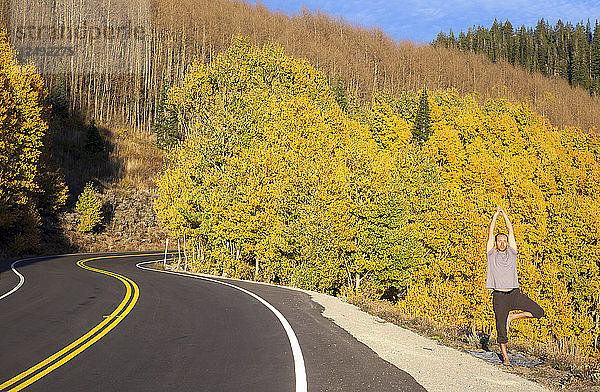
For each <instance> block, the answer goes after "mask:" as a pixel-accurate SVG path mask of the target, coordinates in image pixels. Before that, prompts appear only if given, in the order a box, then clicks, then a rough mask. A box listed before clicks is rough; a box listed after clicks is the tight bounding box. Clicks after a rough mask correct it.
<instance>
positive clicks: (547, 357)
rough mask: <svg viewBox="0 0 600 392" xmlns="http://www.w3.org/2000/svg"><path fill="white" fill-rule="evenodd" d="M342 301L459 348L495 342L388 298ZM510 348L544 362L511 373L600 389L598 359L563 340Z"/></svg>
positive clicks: (566, 387) (559, 385)
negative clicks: (418, 313)
mask: <svg viewBox="0 0 600 392" xmlns="http://www.w3.org/2000/svg"><path fill="white" fill-rule="evenodd" d="M346 301H347V302H348V303H351V304H353V305H356V306H358V307H359V308H360V309H361V310H363V311H365V312H367V313H369V314H372V315H374V316H377V317H380V318H382V319H384V320H386V321H389V322H392V323H394V324H396V325H400V326H402V327H405V328H408V329H410V330H412V331H414V332H416V333H419V334H421V335H425V336H427V337H429V338H431V339H434V340H437V341H439V342H440V343H442V344H444V345H446V346H450V347H454V348H457V349H459V350H462V351H465V350H474V349H481V348H482V343H486V344H489V345H490V346H493V345H495V344H496V341H495V338H494V337H492V338H491V339H489V337H488V336H487V335H485V334H483V333H481V332H479V333H478V332H476V333H473V331H465V330H462V329H460V328H458V327H455V326H448V325H440V324H437V323H435V322H432V321H431V320H428V319H426V318H423V317H413V316H409V315H406V314H403V313H402V312H401V311H400V310H399V309H398V308H397V307H396V306H394V305H393V304H392V303H391V302H389V301H383V300H379V301H374V300H371V299H368V298H366V297H364V296H360V295H359V296H352V297H348V298H347V299H346ZM492 348H493V347H492ZM510 350H511V351H512V352H521V353H523V354H524V355H526V356H529V357H532V356H533V357H536V358H538V359H540V360H541V361H543V362H544V364H543V365H540V366H536V367H533V368H522V367H515V368H513V369H511V372H513V373H517V374H519V375H521V376H523V377H526V378H528V379H530V380H532V381H535V382H538V383H541V384H543V385H546V386H548V387H550V388H552V389H555V390H558V389H560V390H563V391H573V392H574V391H593V390H594V391H595V390H600V363H599V362H598V361H595V360H593V359H590V358H587V357H585V356H584V355H581V354H580V353H577V350H575V349H574V348H573V347H570V346H569V345H568V344H565V343H564V342H563V343H560V342H559V341H558V340H557V341H554V342H550V343H544V344H542V343H539V342H531V341H521V340H514V341H511V342H510ZM596 388H598V389H596Z"/></svg>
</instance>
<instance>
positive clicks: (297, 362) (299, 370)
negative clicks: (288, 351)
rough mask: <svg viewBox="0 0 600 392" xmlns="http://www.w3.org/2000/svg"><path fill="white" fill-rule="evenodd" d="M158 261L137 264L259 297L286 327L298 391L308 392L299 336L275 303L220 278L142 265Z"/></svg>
mask: <svg viewBox="0 0 600 392" xmlns="http://www.w3.org/2000/svg"><path fill="white" fill-rule="evenodd" d="M158 261H162V260H155V261H144V262H141V263H137V264H136V265H135V266H136V267H138V268H140V269H143V270H148V271H155V272H164V273H166V274H172V275H179V276H185V277H188V278H194V279H202V280H207V281H209V282H214V283H219V284H222V285H225V286H229V287H232V288H234V289H237V290H240V291H242V292H244V293H246V294H248V295H249V296H251V297H253V298H255V299H257V300H258V301H259V302H260V303H262V304H263V305H265V306H266V307H267V308H268V309H269V310H270V311H271V312H273V314H274V315H275V316H276V317H277V318H278V319H279V322H280V323H281V325H282V326H283V329H285V332H286V334H287V336H288V340H289V341H290V345H291V346H292V355H293V357H294V370H295V373H296V392H306V391H307V385H308V384H307V382H306V368H305V367H304V357H303V356H302V349H301V348H300V343H298V338H297V337H296V334H295V333H294V330H293V329H292V326H291V325H290V323H289V322H288V321H287V320H286V319H285V317H283V315H282V314H281V312H279V310H277V309H275V307H274V306H273V305H271V304H270V303H268V302H267V301H265V300H264V299H263V298H261V297H259V296H258V295H256V294H254V293H253V292H251V291H248V290H246V289H243V288H241V287H238V286H235V285H232V284H230V283H226V282H221V281H219V280H215V279H210V278H207V277H204V276H198V275H189V274H182V273H179V272H174V271H163V270H158V269H153V268H147V267H142V266H141V265H142V264H149V263H157V262H158Z"/></svg>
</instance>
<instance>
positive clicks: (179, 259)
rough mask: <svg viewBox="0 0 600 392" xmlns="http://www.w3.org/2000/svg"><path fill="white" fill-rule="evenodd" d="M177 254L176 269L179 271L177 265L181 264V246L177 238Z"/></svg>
mask: <svg viewBox="0 0 600 392" xmlns="http://www.w3.org/2000/svg"><path fill="white" fill-rule="evenodd" d="M177 253H178V256H179V257H178V259H177V269H179V265H180V264H181V246H180V243H179V237H177Z"/></svg>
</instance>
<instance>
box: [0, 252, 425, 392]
mask: <svg viewBox="0 0 600 392" xmlns="http://www.w3.org/2000/svg"><path fill="white" fill-rule="evenodd" d="M96 256H108V257H103V258H95V259H92V260H88V259H90V258H93V257H96ZM157 258H160V256H157V255H147V256H140V255H127V256H120V257H119V256H116V255H69V256H58V257H53V258H48V259H43V260H35V261H31V262H23V263H17V264H16V269H17V270H18V271H19V272H20V273H21V274H22V275H23V277H24V282H23V285H22V286H21V287H20V288H19V289H18V290H16V291H15V292H13V293H12V294H10V295H8V296H6V297H4V298H2V299H0V383H3V384H2V385H0V391H2V392H3V391H16V390H21V389H24V390H27V391H167V390H169V391H261V392H268V391H274V392H284V391H299V389H298V388H301V386H300V387H298V382H299V381H298V380H300V379H301V378H302V377H306V381H307V385H308V391H345V392H346V391H392V390H393V391H423V390H424V388H423V387H422V386H420V385H419V384H418V383H417V382H416V381H415V380H414V378H413V377H412V376H410V375H409V374H407V373H406V372H404V371H402V370H400V369H398V368H396V367H395V366H393V365H391V364H390V363H388V362H386V361H384V360H382V359H381V358H379V357H378V356H377V355H376V354H375V353H374V352H373V351H372V350H371V349H369V348H368V347H367V346H365V345H364V344H362V343H360V342H358V341H357V340H356V339H355V338H353V337H352V336H351V335H350V334H348V333H347V332H346V331H344V330H343V329H341V328H340V327H338V326H336V325H335V324H334V323H333V322H331V321H330V320H328V319H326V318H325V317H323V316H322V314H321V313H322V311H323V308H322V307H321V306H320V305H318V304H317V303H315V302H313V301H312V300H311V298H310V296H309V295H308V294H305V293H303V292H299V291H295V290H289V289H286V288H282V287H274V286H269V285H261V284H256V283H251V282H237V281H235V282H232V281H227V280H223V279H215V281H209V280H203V279H197V278H191V277H185V276H177V275H171V274H166V273H161V272H157V271H148V270H144V269H140V268H139V267H136V264H137V263H140V262H144V261H149V260H154V259H157ZM84 260H87V261H84ZM78 262H79V263H78ZM5 264H6V263H5ZM1 271H2V272H1V273H0V296H2V294H4V293H6V292H9V291H10V290H11V289H12V288H13V287H15V286H16V285H17V284H18V283H19V277H18V276H17V275H16V274H15V273H14V272H13V271H12V270H11V269H10V268H7V266H6V265H4V266H3V268H2V269H1ZM103 271H106V272H103ZM218 281H221V282H224V283H227V284H229V285H224V284H221V283H219V282H218ZM231 284H233V285H235V286H236V287H239V288H242V289H244V290H247V292H244V291H242V290H239V289H236V288H235V287H232V286H230V285H231ZM260 299H262V300H264V302H261V301H260ZM269 304H270V305H271V306H272V307H273V308H274V309H275V312H279V313H280V315H281V317H282V318H283V319H284V321H286V322H288V323H289V327H290V328H291V329H290V331H291V332H290V331H286V329H285V328H284V325H283V324H282V320H281V319H279V318H278V317H277V315H276V313H274V311H273V310H271V309H269V307H268V306H267V305H269ZM290 333H291V334H292V335H293V336H295V337H296V338H297V341H298V343H299V348H298V350H297V351H300V350H301V354H300V355H301V357H300V359H301V360H302V361H303V362H304V363H303V365H304V366H303V367H302V369H301V370H304V375H301V374H299V373H298V367H299V366H298V364H299V361H298V359H299V358H298V356H297V354H298V352H296V353H294V352H293V350H292V343H291V335H290ZM36 365H37V366H36ZM23 372H25V373H23ZM20 374H21V376H19V375H20Z"/></svg>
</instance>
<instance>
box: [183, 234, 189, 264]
mask: <svg viewBox="0 0 600 392" xmlns="http://www.w3.org/2000/svg"><path fill="white" fill-rule="evenodd" d="M183 257H185V263H184V264H183V270H184V271H187V266H188V254H187V241H186V236H185V234H184V235H183Z"/></svg>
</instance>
